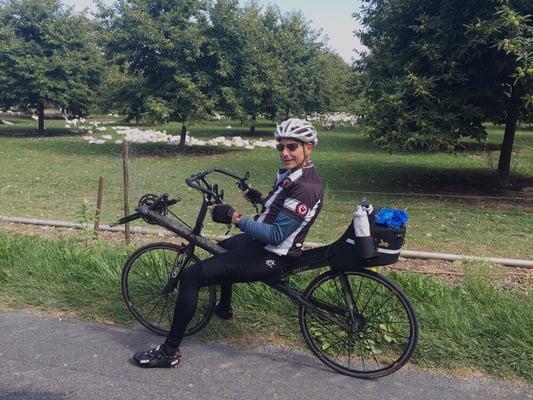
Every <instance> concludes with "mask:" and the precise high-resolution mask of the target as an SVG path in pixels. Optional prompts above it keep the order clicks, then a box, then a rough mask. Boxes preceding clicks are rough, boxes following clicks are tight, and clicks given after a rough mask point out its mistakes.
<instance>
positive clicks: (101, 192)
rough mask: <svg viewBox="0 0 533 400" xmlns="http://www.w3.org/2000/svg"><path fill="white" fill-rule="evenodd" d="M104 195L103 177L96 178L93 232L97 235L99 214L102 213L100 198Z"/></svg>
mask: <svg viewBox="0 0 533 400" xmlns="http://www.w3.org/2000/svg"><path fill="white" fill-rule="evenodd" d="M103 197H104V177H103V176H101V177H99V178H98V197H97V198H96V213H95V215H94V234H95V236H98V231H99V229H100V215H101V214H102V198H103Z"/></svg>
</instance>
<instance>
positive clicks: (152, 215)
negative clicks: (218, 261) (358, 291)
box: [138, 199, 358, 328]
mask: <svg viewBox="0 0 533 400" xmlns="http://www.w3.org/2000/svg"><path fill="white" fill-rule="evenodd" d="M208 205H209V203H208V202H207V201H205V199H204V201H203V202H202V206H201V208H200V212H199V213H198V217H197V219H196V224H195V227H194V228H193V229H189V228H187V227H186V226H184V225H182V224H179V223H177V222H176V221H174V220H172V219H171V218H168V217H166V216H164V215H162V214H160V213H158V212H155V211H152V210H150V209H149V208H148V206H141V207H140V208H139V209H138V211H139V212H140V213H141V214H142V215H143V216H145V217H148V218H149V219H151V220H153V221H154V222H156V223H157V224H158V225H160V226H162V227H164V228H166V229H168V230H170V231H172V232H174V233H175V234H177V235H178V236H180V237H183V238H185V239H187V240H188V241H189V244H188V245H187V246H186V250H185V254H186V256H188V257H190V255H192V253H193V252H194V247H195V246H198V247H200V248H202V249H204V250H205V251H207V252H209V253H211V254H213V255H216V254H222V253H225V252H226V249H224V248H223V247H221V246H219V245H217V244H216V243H213V242H212V241H211V240H209V239H206V238H204V237H203V236H201V235H200V231H201V228H202V226H203V222H204V220H205V216H206V215H207V207H208ZM320 266H323V265H320V264H319V265H313V264H309V265H305V266H302V267H299V268H298V269H297V270H296V271H293V272H292V273H293V274H294V273H299V272H303V271H307V270H310V269H315V268H318V267H320ZM337 273H338V274H339V276H340V277H341V278H340V279H341V283H342V286H343V292H345V293H346V291H347V290H348V288H347V287H346V285H349V282H348V281H347V279H346V277H345V276H344V279H343V276H342V275H343V273H342V272H337ZM178 276H179V271H175V272H174V273H173V274H172V277H171V279H169V282H168V283H167V285H166V286H165V288H164V289H163V292H170V291H172V290H173V289H174V288H175V287H176V283H177V281H178ZM264 283H265V284H266V285H268V286H270V287H271V288H272V289H274V290H277V291H278V292H280V293H282V294H284V295H286V296H288V297H289V298H291V299H292V300H293V301H295V302H297V303H298V304H304V305H305V306H306V307H308V308H309V309H311V310H312V311H313V312H315V313H316V314H318V315H319V316H321V317H322V318H324V319H326V320H327V321H329V322H331V323H333V324H336V325H339V326H342V327H343V328H346V327H347V325H346V324H345V323H342V322H341V321H338V320H336V319H334V318H331V315H330V314H328V313H326V312H324V311H322V310H321V309H320V306H321V304H315V303H314V302H312V301H308V300H307V299H305V298H304V296H303V293H302V292H300V291H299V290H297V289H295V288H293V287H291V286H289V285H288V284H287V283H286V282H283V281H282V280H276V281H265V282H264ZM346 300H347V304H349V308H350V316H351V317H352V320H354V317H355V316H356V315H358V313H357V311H356V310H355V304H354V301H353V299H352V298H346ZM322 306H323V307H324V306H325V305H324V304H322ZM328 311H330V312H333V313H335V314H339V315H343V310H342V309H340V308H336V307H331V306H328Z"/></svg>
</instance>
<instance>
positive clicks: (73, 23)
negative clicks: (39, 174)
mask: <svg viewBox="0 0 533 400" xmlns="http://www.w3.org/2000/svg"><path fill="white" fill-rule="evenodd" d="M92 31H93V30H92V26H91V22H90V21H89V20H88V19H87V18H86V17H85V15H84V14H77V15H75V14H73V13H72V11H71V9H68V8H65V7H63V6H62V4H61V3H60V2H59V0H9V1H3V2H0V71H2V74H1V75H0V104H1V105H2V106H4V107H11V106H15V105H16V106H19V107H21V108H24V109H27V110H30V109H31V110H36V111H37V113H38V116H39V122H38V129H39V132H43V131H44V109H45V107H46V106H57V107H61V108H66V109H70V110H71V111H72V112H74V113H76V114H80V115H81V114H84V113H86V112H87V110H88V108H89V106H90V105H91V102H92V100H93V98H94V93H95V90H96V87H97V86H98V83H99V80H100V76H101V71H102V67H101V62H100V57H99V53H98V51H97V49H96V45H95V43H94V42H95V41H94V39H93V35H92Z"/></svg>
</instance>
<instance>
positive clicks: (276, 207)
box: [257, 164, 324, 257]
mask: <svg viewBox="0 0 533 400" xmlns="http://www.w3.org/2000/svg"><path fill="white" fill-rule="evenodd" d="M323 198H324V189H323V188H322V184H321V183H320V178H319V177H318V174H317V172H316V169H315V167H314V166H313V165H312V164H309V165H307V166H305V167H303V168H300V169H297V170H296V171H294V172H290V171H286V170H283V169H281V170H279V171H278V175H277V178H276V183H275V184H274V187H273V190H272V191H271V192H270V193H269V194H268V197H267V199H266V201H265V203H264V207H263V210H262V211H261V214H259V216H258V218H257V222H263V223H265V224H272V223H273V222H274V221H275V220H276V218H277V216H278V214H279V213H280V212H281V211H283V212H284V213H285V214H287V215H290V216H291V217H293V218H294V219H296V220H298V221H299V222H300V226H299V227H298V228H297V229H296V230H295V231H294V232H293V233H292V234H291V235H289V236H288V237H287V238H286V239H285V240H284V241H283V242H282V243H281V244H279V245H277V246H274V245H266V246H265V249H266V250H268V251H270V252H272V253H275V254H278V255H288V256H291V257H297V256H299V255H300V254H301V253H302V246H303V242H304V240H305V237H306V236H307V232H309V228H310V227H311V225H312V224H313V222H314V221H315V219H316V217H317V216H318V214H319V213H320V209H321V208H322V202H323Z"/></svg>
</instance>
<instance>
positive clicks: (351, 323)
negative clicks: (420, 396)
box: [299, 270, 418, 378]
mask: <svg viewBox="0 0 533 400" xmlns="http://www.w3.org/2000/svg"><path fill="white" fill-rule="evenodd" d="M304 297H305V298H306V299H307V300H308V301H309V302H311V303H312V304H313V305H314V306H316V307H317V308H318V309H320V310H321V311H322V312H323V313H319V312H316V311H314V310H313V308H312V307H309V306H306V305H304V304H300V309H299V319H300V329H301V331H302V335H303V337H304V340H305V342H306V343H307V345H308V346H309V348H310V349H311V351H312V352H313V353H314V354H315V355H316V356H317V357H318V358H319V359H320V360H321V361H322V362H324V363H325V364H326V365H328V366H329V367H331V368H333V369H334V370H336V371H338V372H340V373H342V374H345V375H349V376H353V377H357V378H378V377H381V376H385V375H389V374H391V373H393V372H395V371H397V370H398V369H399V368H401V367H402V366H403V365H404V364H405V363H406V362H407V361H408V360H409V358H410V357H411V355H412V354H413V352H414V350H415V347H416V343H417V340H418V322H417V319H416V314H415V312H414V310H413V307H412V306H411V304H410V303H409V301H408V300H407V297H406V296H405V295H404V294H403V293H402V292H401V290H400V289H399V288H398V287H396V286H395V285H394V283H392V282H391V281H390V280H389V279H387V278H385V277H384V276H382V275H379V274H377V273H375V272H372V271H368V270H361V271H350V272H341V273H337V272H333V271H330V272H326V273H324V274H322V275H320V276H318V277H317V278H316V279H315V280H313V281H312V282H311V283H310V284H309V286H308V287H307V289H306V290H305V292H304ZM325 315H326V316H327V317H328V318H326V317H325Z"/></svg>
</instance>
